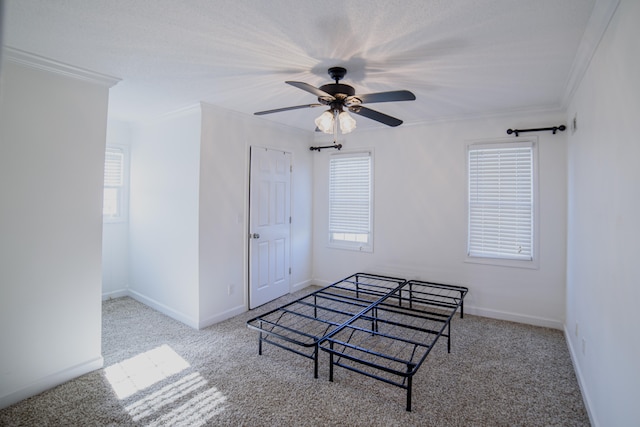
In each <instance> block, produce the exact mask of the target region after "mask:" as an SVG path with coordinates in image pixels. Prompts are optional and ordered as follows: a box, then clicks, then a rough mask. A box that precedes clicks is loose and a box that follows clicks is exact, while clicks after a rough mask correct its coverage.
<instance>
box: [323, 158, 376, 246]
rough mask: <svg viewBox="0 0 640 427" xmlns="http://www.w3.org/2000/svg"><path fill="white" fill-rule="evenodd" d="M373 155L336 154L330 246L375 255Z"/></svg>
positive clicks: (332, 171)
mask: <svg viewBox="0 0 640 427" xmlns="http://www.w3.org/2000/svg"><path fill="white" fill-rule="evenodd" d="M371 160H372V159H371V153H369V152H367V153H352V154H334V155H332V156H331V159H330V160H329V242H330V244H331V245H332V246H337V247H342V248H347V249H354V250H360V251H367V252H371V251H372V250H373V236H372V233H371V228H372V222H373V221H372V194H373V191H372V179H371V177H372V161H371Z"/></svg>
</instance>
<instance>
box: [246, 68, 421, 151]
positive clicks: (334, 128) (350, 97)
mask: <svg viewBox="0 0 640 427" xmlns="http://www.w3.org/2000/svg"><path fill="white" fill-rule="evenodd" d="M328 72H329V76H331V78H332V79H333V80H335V83H329V84H326V85H322V86H320V87H319V88H317V87H315V86H312V85H310V84H308V83H304V82H294V81H287V82H285V83H287V84H290V85H291V86H295V87H297V88H298V89H302V90H304V91H307V92H309V93H312V94H314V95H315V96H317V97H318V103H314V104H304V105H296V106H293V107H285V108H276V109H274V110H266V111H258V112H257V113H254V114H255V115H258V116H261V115H264V114H272V113H279V112H282V111H289V110H297V109H300V108H314V107H322V106H323V105H326V106H328V107H329V109H328V110H327V111H325V112H324V113H322V115H321V116H320V117H318V118H317V119H316V120H315V123H316V126H317V128H316V130H320V131H322V132H325V133H333V136H334V143H335V137H336V135H337V133H338V123H339V124H340V130H341V131H342V133H343V134H344V133H348V132H351V131H352V130H353V129H355V120H354V119H353V118H352V117H351V116H349V114H347V112H346V111H345V109H346V110H348V111H350V112H352V113H354V114H358V115H360V116H363V117H366V118H368V119H371V120H375V121H377V122H380V123H383V124H385V125H387V126H392V127H395V126H399V125H401V124H402V120H400V119H397V118H395V117H391V116H389V115H387V114H384V113H381V112H379V111H376V110H372V109H370V108H367V107H364V106H363V105H362V104H373V103H376V102H395V101H413V100H415V99H416V96H415V95H414V94H413V93H411V92H409V91H408V90H395V91H390V92H378V93H369V94H365V95H356V91H355V89H354V88H353V87H352V86H349V85H346V84H343V83H340V80H342V79H343V78H344V76H345V75H346V74H347V70H346V69H345V68H342V67H332V68H329V70H328Z"/></svg>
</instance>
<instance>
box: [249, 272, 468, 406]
mask: <svg viewBox="0 0 640 427" xmlns="http://www.w3.org/2000/svg"><path fill="white" fill-rule="evenodd" d="M467 292H468V289H467V288H466V287H462V286H454V285H447V284H442V283H432V282H425V281H419V280H410V281H406V280H404V279H400V278H396V277H388V276H380V275H375V274H369V273H356V274H353V275H351V276H349V277H347V278H345V279H343V280H340V281H338V282H335V283H333V284H331V285H329V286H326V287H324V288H322V289H319V290H317V291H315V292H312V293H310V294H308V295H306V296H304V297H302V298H299V299H297V300H295V301H292V302H290V303H288V304H285V305H283V306H281V307H278V308H276V309H274V310H271V311H269V312H267V313H265V314H262V315H260V316H257V317H255V318H253V319H251V320H249V321H248V322H247V326H248V327H249V328H251V329H255V330H257V331H258V332H259V341H258V354H262V344H263V343H269V344H272V345H274V346H276V347H279V348H282V349H284V350H288V351H291V352H293V353H295V354H298V355H301V356H304V357H306V358H310V359H313V361H314V377H315V378H317V377H318V354H319V350H323V351H325V352H327V353H328V354H329V380H330V381H333V379H334V366H339V367H342V368H344V369H347V370H350V371H353V372H357V373H360V374H362V375H365V376H368V377H370V378H374V379H376V380H379V381H382V382H385V383H388V384H391V385H394V386H397V387H400V388H402V389H405V390H406V392H407V402H406V409H407V411H411V398H412V383H413V376H414V375H415V373H416V372H417V371H418V369H419V368H420V366H421V365H422V363H423V362H424V361H425V359H426V357H427V356H428V355H429V353H430V351H431V350H432V349H433V347H434V346H435V344H436V342H437V341H438V339H439V338H440V337H442V336H444V337H447V351H448V352H451V320H452V319H453V317H454V315H455V313H456V312H458V311H459V312H460V317H461V318H463V317H464V306H463V301H464V297H465V295H466V294H467ZM305 349H306V350H305Z"/></svg>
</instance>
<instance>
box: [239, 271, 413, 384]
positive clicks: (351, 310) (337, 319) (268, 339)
mask: <svg viewBox="0 0 640 427" xmlns="http://www.w3.org/2000/svg"><path fill="white" fill-rule="evenodd" d="M404 283H405V280H404V279H399V278H395V277H388V276H380V275H377V274H369V273H356V274H353V275H351V276H349V277H346V278H344V279H342V280H340V281H338V282H335V283H333V284H331V285H329V286H326V287H324V288H322V289H319V290H317V291H315V292H312V293H310V294H308V295H306V296H304V297H302V298H300V299H297V300H295V301H292V302H290V303H288V304H285V305H283V306H282V307H278V308H276V309H274V310H271V311H269V312H267V313H265V314H261V315H260V316H258V317H255V318H253V319H251V320H249V321H247V326H248V327H249V328H251V329H255V330H257V331H258V332H259V333H260V336H259V341H258V354H260V355H262V344H263V343H269V344H273V345H275V346H277V347H280V348H283V349H285V350H288V351H291V352H293V353H296V354H298V355H300V356H303V357H306V358H309V359H313V361H314V369H313V376H314V378H318V353H319V352H318V344H319V342H320V341H321V340H322V339H324V337H326V336H327V335H328V334H329V333H331V332H333V331H335V330H336V329H338V328H339V327H340V326H342V325H344V324H345V323H346V322H348V321H349V320H350V319H351V318H352V317H354V316H356V315H357V314H359V313H360V312H361V311H363V310H365V309H366V308H367V307H369V306H370V305H371V304H372V303H374V302H376V301H377V300H379V299H380V298H382V297H383V296H385V295H387V294H389V293H391V292H392V291H393V290H395V289H397V288H398V287H399V286H401V285H402V284H404Z"/></svg>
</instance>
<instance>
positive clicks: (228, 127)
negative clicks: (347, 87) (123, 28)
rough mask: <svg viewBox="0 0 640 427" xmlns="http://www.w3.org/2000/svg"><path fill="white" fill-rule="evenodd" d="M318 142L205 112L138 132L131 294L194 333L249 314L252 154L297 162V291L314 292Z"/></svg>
mask: <svg viewBox="0 0 640 427" xmlns="http://www.w3.org/2000/svg"><path fill="white" fill-rule="evenodd" d="M312 139H313V135H312V133H311V132H306V131H300V130H296V129H291V128H287V127H283V126H278V125H274V124H272V123H270V122H268V121H265V120H260V119H258V118H254V117H251V116H246V115H243V114H238V113H235V112H232V111H229V110H226V109H223V108H219V107H214V106H211V105H207V104H202V105H199V106H194V107H193V108H192V109H189V110H186V111H184V112H182V113H181V114H177V115H173V116H168V117H165V118H162V119H159V120H157V121H155V122H153V123H147V124H144V125H140V126H136V127H135V131H134V133H133V142H132V146H131V197H130V225H129V229H130V237H129V239H130V260H129V266H130V279H129V286H130V287H129V291H128V292H129V293H130V294H131V295H132V296H133V297H134V298H137V299H139V300H141V301H143V302H144V303H146V304H148V305H150V306H152V307H154V308H157V309H159V310H160V311H162V312H164V313H166V314H168V315H170V316H172V317H174V318H176V319H178V320H181V321H183V322H184V323H186V324H188V325H190V326H192V327H195V328H202V327H206V326H208V325H210V324H213V323H215V322H219V321H221V320H224V319H226V318H229V317H231V316H233V315H235V314H238V313H241V312H244V311H245V310H246V309H247V304H246V303H247V286H248V271H247V268H248V267H247V251H248V248H247V241H248V238H247V236H248V228H247V227H248V225H247V224H248V194H249V193H248V182H249V180H248V178H249V169H248V168H249V147H250V146H251V145H257V146H267V147H270V148H275V149H282V150H286V151H290V152H291V153H292V155H293V164H294V173H293V176H292V196H291V201H292V216H293V224H292V239H291V241H292V243H291V250H292V256H291V265H292V277H291V283H292V290H296V289H299V288H301V287H304V286H307V285H308V284H310V279H311V223H312V216H311V200H312V198H311V191H312V186H311V180H312V156H311V152H310V151H309V145H311V143H312ZM229 286H231V288H232V292H231V293H229Z"/></svg>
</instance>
